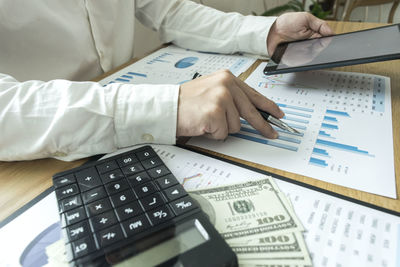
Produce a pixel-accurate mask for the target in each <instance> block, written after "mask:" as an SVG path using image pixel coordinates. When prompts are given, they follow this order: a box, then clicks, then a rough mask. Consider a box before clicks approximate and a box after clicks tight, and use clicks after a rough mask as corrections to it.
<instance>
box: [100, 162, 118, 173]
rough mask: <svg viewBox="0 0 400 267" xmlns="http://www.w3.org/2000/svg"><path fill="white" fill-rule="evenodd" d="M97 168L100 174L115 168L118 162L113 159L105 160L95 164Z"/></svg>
mask: <svg viewBox="0 0 400 267" xmlns="http://www.w3.org/2000/svg"><path fill="white" fill-rule="evenodd" d="M96 168H97V170H98V171H99V173H100V174H103V173H106V172H109V171H112V170H115V169H117V168H118V164H117V163H116V162H115V160H111V161H107V162H105V163H102V164H100V165H97V166H96Z"/></svg>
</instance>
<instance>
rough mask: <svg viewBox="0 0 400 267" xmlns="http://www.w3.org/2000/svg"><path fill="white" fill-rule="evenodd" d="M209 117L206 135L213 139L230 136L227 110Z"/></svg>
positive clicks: (222, 138)
mask: <svg viewBox="0 0 400 267" xmlns="http://www.w3.org/2000/svg"><path fill="white" fill-rule="evenodd" d="M215 115H216V116H214V117H209V119H210V121H209V122H208V127H207V128H206V130H205V132H206V134H207V135H206V136H207V137H209V138H212V139H217V140H224V139H225V138H226V137H227V136H228V124H227V118H226V113H225V112H220V113H217V114H215Z"/></svg>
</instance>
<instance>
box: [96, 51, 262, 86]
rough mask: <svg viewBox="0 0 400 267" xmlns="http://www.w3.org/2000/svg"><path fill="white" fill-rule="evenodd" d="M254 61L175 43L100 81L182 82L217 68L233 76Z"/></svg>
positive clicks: (107, 82) (238, 55)
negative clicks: (195, 49)
mask: <svg viewBox="0 0 400 267" xmlns="http://www.w3.org/2000/svg"><path fill="white" fill-rule="evenodd" d="M255 61H256V59H255V58H253V57H248V56H243V55H240V54H234V55H223V54H217V53H204V52H197V51H192V50H188V49H183V48H180V47H177V46H175V45H170V46H168V47H165V48H162V49H160V50H157V51H156V52H154V53H152V54H150V55H148V56H147V57H145V58H143V59H141V60H139V61H138V62H135V63H133V64H132V65H129V66H128V67H126V68H124V69H122V70H120V71H118V72H116V73H114V74H112V75H110V76H108V77H107V78H105V79H103V80H101V81H100V83H101V84H103V85H106V84H109V83H115V82H119V83H133V84H182V83H185V82H187V81H190V80H192V78H193V75H194V74H195V73H196V72H198V73H200V74H202V75H206V74H210V73H213V72H215V71H217V70H220V69H229V70H230V71H231V72H232V73H233V74H234V75H235V76H239V75H240V74H241V73H242V72H244V71H246V70H247V69H248V68H249V67H250V66H251V65H252V64H253V63H254V62H255Z"/></svg>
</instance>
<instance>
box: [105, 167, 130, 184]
mask: <svg viewBox="0 0 400 267" xmlns="http://www.w3.org/2000/svg"><path fill="white" fill-rule="evenodd" d="M124 177H125V176H124V175H123V174H122V171H121V170H120V169H116V170H113V171H111V172H107V173H104V174H101V175H100V178H101V180H102V181H103V183H104V184H107V183H110V182H113V181H117V180H119V179H122V178H124Z"/></svg>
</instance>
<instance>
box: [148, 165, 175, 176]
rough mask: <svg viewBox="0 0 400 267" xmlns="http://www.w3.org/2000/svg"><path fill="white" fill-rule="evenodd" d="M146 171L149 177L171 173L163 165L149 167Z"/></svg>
mask: <svg viewBox="0 0 400 267" xmlns="http://www.w3.org/2000/svg"><path fill="white" fill-rule="evenodd" d="M147 172H148V173H149V175H150V177H151V178H158V177H161V176H164V175H167V174H169V173H171V172H170V171H169V170H168V169H167V167H165V166H164V165H162V166H159V167H155V168H153V169H150V170H148V171H147Z"/></svg>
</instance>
